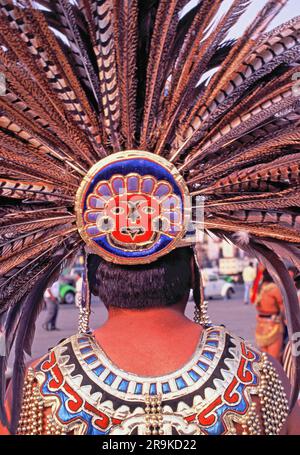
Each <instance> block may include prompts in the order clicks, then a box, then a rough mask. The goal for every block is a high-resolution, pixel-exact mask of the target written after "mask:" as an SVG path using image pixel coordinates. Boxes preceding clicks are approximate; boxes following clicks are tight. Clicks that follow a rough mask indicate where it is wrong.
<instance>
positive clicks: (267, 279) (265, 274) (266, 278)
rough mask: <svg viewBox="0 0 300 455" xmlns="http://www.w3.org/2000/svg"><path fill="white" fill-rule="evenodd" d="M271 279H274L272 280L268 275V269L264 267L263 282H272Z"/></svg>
mask: <svg viewBox="0 0 300 455" xmlns="http://www.w3.org/2000/svg"><path fill="white" fill-rule="evenodd" d="M273 281H274V280H273V278H272V276H271V275H270V273H269V272H268V270H267V269H265V270H264V271H263V282H264V283H273Z"/></svg>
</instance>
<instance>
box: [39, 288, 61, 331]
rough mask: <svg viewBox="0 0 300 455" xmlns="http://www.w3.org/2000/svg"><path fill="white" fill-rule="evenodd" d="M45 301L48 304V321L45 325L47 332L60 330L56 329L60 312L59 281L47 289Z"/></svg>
mask: <svg viewBox="0 0 300 455" xmlns="http://www.w3.org/2000/svg"><path fill="white" fill-rule="evenodd" d="M44 301H45V303H46V311H47V315H46V320H45V322H44V324H43V328H44V329H45V330H47V331H48V330H59V329H58V328H57V327H56V320H57V315H58V311H59V304H60V294H59V281H55V282H54V283H53V284H52V286H51V287H49V288H47V289H46V291H45V294H44Z"/></svg>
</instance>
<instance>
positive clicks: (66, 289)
mask: <svg viewBox="0 0 300 455" xmlns="http://www.w3.org/2000/svg"><path fill="white" fill-rule="evenodd" d="M75 294H76V289H75V287H74V286H73V285H72V284H70V283H68V282H66V283H60V286H59V295H60V299H61V303H67V304H71V305H72V304H73V303H75Z"/></svg>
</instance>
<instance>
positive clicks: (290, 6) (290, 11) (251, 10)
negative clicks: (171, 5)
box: [187, 0, 300, 38]
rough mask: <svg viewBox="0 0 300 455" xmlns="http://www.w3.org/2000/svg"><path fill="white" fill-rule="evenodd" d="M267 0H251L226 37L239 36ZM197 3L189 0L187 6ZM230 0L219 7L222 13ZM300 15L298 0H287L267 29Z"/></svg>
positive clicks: (194, 0)
mask: <svg viewBox="0 0 300 455" xmlns="http://www.w3.org/2000/svg"><path fill="white" fill-rule="evenodd" d="M266 2H267V0H252V2H251V4H250V6H249V7H248V11H247V12H246V13H245V14H243V16H242V17H241V18H240V20H239V21H238V23H237V24H236V25H235V27H233V28H232V30H231V32H230V34H228V37H227V38H235V37H237V36H239V35H240V34H241V33H242V32H243V30H244V29H245V28H246V27H247V25H248V24H249V23H250V21H252V19H253V18H254V17H255V15H256V13H257V12H258V11H259V10H260V9H262V8H263V6H264V5H265V4H266ZM197 3H198V0H191V2H190V3H189V5H187V6H189V7H192V6H194V5H196V4H197ZM231 3H232V0H225V1H224V6H223V7H222V8H221V10H220V11H221V12H222V13H223V12H224V11H226V10H227V8H228V7H229V6H230V5H231ZM298 15H300V0H289V1H288V3H287V5H285V6H284V8H283V9H282V11H281V12H280V14H278V16H277V17H276V18H275V19H274V20H273V22H272V23H271V24H270V26H269V27H268V29H272V28H274V27H276V26H277V25H279V24H281V23H283V22H286V21H288V20H289V19H291V18H292V17H295V16H298Z"/></svg>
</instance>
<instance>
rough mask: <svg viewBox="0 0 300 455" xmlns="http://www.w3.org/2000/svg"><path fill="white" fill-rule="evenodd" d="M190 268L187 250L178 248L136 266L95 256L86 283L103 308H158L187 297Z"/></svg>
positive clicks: (190, 282) (188, 251)
mask: <svg viewBox="0 0 300 455" xmlns="http://www.w3.org/2000/svg"><path fill="white" fill-rule="evenodd" d="M193 268H194V266H193V250H192V249H191V248H178V249H176V250H174V251H172V252H171V253H169V254H167V255H166V256H164V257H162V258H160V259H158V260H157V261H155V262H152V263H150V264H144V265H137V266H123V265H117V264H113V263H109V262H106V261H104V260H103V259H101V258H99V257H97V258H96V257H95V258H93V260H92V262H91V267H90V272H89V276H90V279H89V281H90V283H91V289H92V292H93V294H94V295H98V296H99V297H100V298H101V300H102V301H103V303H104V304H105V305H106V306H114V307H119V308H128V309H130V308H140V309H142V308H151V307H152V308H153V307H162V306H170V305H174V304H176V303H179V302H181V301H182V300H183V299H184V298H187V296H188V294H189V291H190V289H191V287H192V286H193ZM95 275H96V276H95ZM93 284H95V286H94V285H93Z"/></svg>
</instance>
